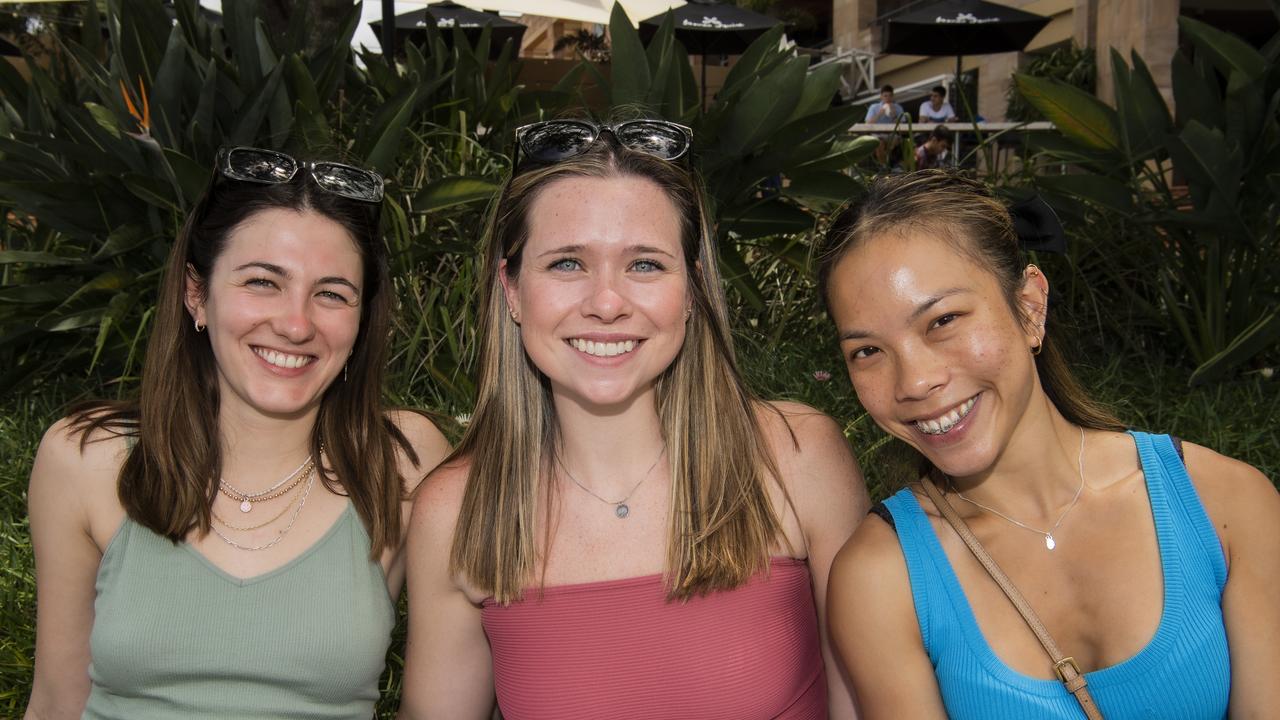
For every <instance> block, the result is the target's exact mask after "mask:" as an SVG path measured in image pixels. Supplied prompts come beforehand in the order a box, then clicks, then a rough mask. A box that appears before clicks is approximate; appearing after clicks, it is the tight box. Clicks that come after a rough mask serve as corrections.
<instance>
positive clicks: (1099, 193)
mask: <svg viewBox="0 0 1280 720" xmlns="http://www.w3.org/2000/svg"><path fill="white" fill-rule="evenodd" d="M1036 184H1037V185H1038V186H1040V187H1042V188H1045V189H1047V190H1049V191H1050V192H1056V193H1060V194H1063V195H1067V196H1069V197H1073V198H1078V199H1080V200H1084V201H1087V202H1090V203H1093V204H1094V205H1097V206H1099V207H1102V208H1106V209H1108V210H1113V211H1115V212H1118V213H1124V214H1126V215H1130V214H1132V213H1134V212H1135V210H1136V208H1135V207H1134V204H1133V191H1132V190H1130V189H1129V186H1128V185H1126V184H1124V183H1122V182H1120V181H1118V180H1113V179H1111V178H1109V177H1106V176H1103V175H1095V174H1092V173H1091V174H1088V175H1085V174H1075V175H1045V176H1042V177H1038V178H1036Z"/></svg>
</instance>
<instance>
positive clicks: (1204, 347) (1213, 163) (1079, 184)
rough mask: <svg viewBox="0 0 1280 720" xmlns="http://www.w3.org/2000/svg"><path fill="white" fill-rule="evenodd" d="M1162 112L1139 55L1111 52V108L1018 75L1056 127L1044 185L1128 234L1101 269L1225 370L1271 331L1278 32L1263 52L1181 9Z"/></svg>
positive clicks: (1279, 281)
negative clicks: (1179, 41)
mask: <svg viewBox="0 0 1280 720" xmlns="http://www.w3.org/2000/svg"><path fill="white" fill-rule="evenodd" d="M1179 24H1180V27H1181V29H1182V32H1183V34H1184V36H1185V37H1186V38H1187V39H1188V40H1189V41H1190V45H1191V48H1192V49H1191V52H1190V54H1184V53H1183V52H1179V53H1177V54H1176V55H1175V56H1174V59H1173V68H1172V74H1173V94H1174V98H1175V100H1176V104H1177V112H1176V113H1174V112H1171V111H1170V109H1169V107H1168V105H1167V104H1166V102H1165V100H1164V98H1163V97H1162V96H1161V94H1160V91H1159V90H1158V88H1157V86H1156V83H1155V81H1154V80H1153V79H1152V76H1151V73H1150V71H1149V70H1148V69H1147V66H1146V64H1145V63H1144V62H1143V60H1142V58H1141V57H1139V56H1138V55H1137V54H1136V53H1135V54H1134V55H1133V56H1132V58H1131V64H1130V63H1126V62H1125V61H1124V59H1123V58H1122V57H1121V56H1120V55H1119V54H1118V53H1115V52H1113V53H1112V67H1113V71H1114V77H1115V84H1116V98H1117V99H1116V107H1115V108H1112V107H1110V106H1108V105H1106V104H1104V103H1103V102H1102V101H1100V100H1098V99H1097V98H1095V97H1093V96H1092V95H1089V94H1087V93H1085V92H1083V91H1081V90H1079V89H1077V88H1074V87H1072V86H1070V85H1067V84H1066V83H1063V82H1061V81H1055V80H1049V79H1043V78H1036V77H1032V76H1029V75H1025V74H1022V75H1016V76H1015V80H1016V83H1017V86H1018V90H1019V92H1020V93H1021V94H1022V95H1023V97H1024V98H1025V99H1026V100H1027V102H1029V103H1030V104H1031V105H1033V106H1034V107H1035V108H1036V109H1037V110H1039V111H1040V112H1041V113H1043V114H1044V115H1045V117H1047V118H1048V119H1050V120H1052V121H1053V122H1054V123H1055V124H1056V126H1057V127H1058V129H1059V130H1060V131H1061V132H1062V136H1063V137H1062V138H1061V139H1060V140H1058V141H1055V142H1046V143H1044V144H1043V145H1042V147H1041V152H1042V154H1043V156H1044V158H1046V159H1048V160H1050V161H1052V162H1055V163H1068V164H1069V165H1070V166H1071V167H1072V168H1073V169H1074V171H1073V172H1071V173H1069V174H1061V175H1048V176H1044V177H1041V178H1039V179H1038V184H1039V185H1040V187H1041V188H1042V189H1044V190H1045V191H1046V192H1049V193H1053V194H1056V195H1057V196H1058V197H1060V198H1065V199H1069V200H1070V201H1072V202H1075V203H1078V204H1079V205H1081V206H1082V207H1085V208H1088V209H1091V210H1092V211H1094V212H1100V213H1108V214H1118V215H1119V216H1120V217H1121V219H1122V226H1123V227H1122V231H1123V232H1124V233H1125V234H1128V235H1131V236H1133V237H1134V238H1136V242H1126V243H1125V244H1124V248H1125V252H1123V253H1121V252H1116V253H1113V254H1112V255H1111V256H1110V257H1109V260H1110V262H1108V263H1106V264H1105V266H1104V267H1106V268H1107V269H1108V271H1109V272H1111V273H1113V274H1114V275H1115V277H1116V280H1117V282H1115V287H1117V288H1119V289H1121V290H1122V291H1123V292H1126V293H1128V296H1129V299H1130V301H1131V302H1132V304H1133V306H1134V307H1136V308H1138V309H1139V310H1141V311H1142V312H1144V313H1146V314H1147V315H1149V316H1153V317H1159V318H1160V319H1161V320H1162V323H1161V324H1164V325H1166V326H1171V327H1172V328H1173V329H1174V330H1175V332H1176V334H1177V336H1178V338H1179V339H1180V341H1181V344H1182V345H1183V346H1184V347H1185V349H1186V352H1187V354H1188V355H1189V356H1190V358H1191V359H1192V361H1193V362H1194V364H1195V366H1196V370H1195V372H1194V373H1193V374H1192V375H1191V381H1192V382H1193V383H1198V382H1205V381H1209V380H1214V379H1218V378H1221V377H1223V376H1224V375H1226V374H1227V373H1228V372H1230V371H1231V370H1232V369H1234V368H1237V367H1239V366H1240V365H1242V364H1243V363H1246V362H1248V361H1249V360H1251V359H1252V358H1254V357H1256V356H1257V355H1259V354H1260V353H1262V352H1264V351H1265V350H1267V349H1268V348H1274V347H1275V344H1276V342H1277V340H1280V171H1278V170H1277V168H1280V65H1278V64H1277V58H1278V57H1280V38H1277V39H1273V40H1272V41H1271V42H1270V43H1269V44H1268V45H1267V46H1266V47H1265V48H1263V50H1262V51H1258V50H1255V49H1254V48H1252V47H1250V46H1249V45H1247V44H1246V43H1244V42H1243V41H1242V40H1240V39H1239V38H1237V37H1235V36H1233V35H1230V34H1229V33H1226V32H1223V31H1220V30H1216V29H1214V28H1212V27H1210V26H1208V25H1205V24H1203V23H1201V22H1198V21H1196V20H1194V19H1191V18H1188V17H1182V18H1179Z"/></svg>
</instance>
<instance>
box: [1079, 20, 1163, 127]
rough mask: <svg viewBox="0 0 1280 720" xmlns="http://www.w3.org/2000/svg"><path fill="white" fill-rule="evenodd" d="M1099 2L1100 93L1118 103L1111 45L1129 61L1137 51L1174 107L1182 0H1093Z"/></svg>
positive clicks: (1111, 102) (1158, 86)
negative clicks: (1173, 70) (1174, 77)
mask: <svg viewBox="0 0 1280 720" xmlns="http://www.w3.org/2000/svg"><path fill="white" fill-rule="evenodd" d="M1094 1H1095V2H1096V3H1097V22H1096V32H1097V44H1096V46H1095V47H1096V48H1097V55H1096V57H1097V60H1098V97H1099V98H1101V99H1102V100H1103V101H1104V102H1107V103H1110V104H1112V105H1114V104H1115V99H1116V98H1115V78H1114V76H1113V74H1112V72H1111V49H1112V48H1115V49H1116V50H1117V51H1118V52H1119V53H1120V55H1122V56H1123V57H1124V59H1125V62H1128V61H1129V59H1130V53H1131V52H1137V53H1138V55H1140V56H1142V60H1143V61H1144V62H1145V63H1146V64H1147V67H1148V68H1149V69H1150V70H1151V76H1152V78H1153V79H1154V80H1155V82H1156V87H1157V88H1159V89H1160V94H1161V95H1163V96H1164V98H1165V101H1166V102H1168V103H1169V107H1170V108H1172V107H1173V78H1172V70H1171V68H1172V63H1173V54H1174V52H1176V51H1177V49H1178V4H1179V0H1094Z"/></svg>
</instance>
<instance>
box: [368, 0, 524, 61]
mask: <svg viewBox="0 0 1280 720" xmlns="http://www.w3.org/2000/svg"><path fill="white" fill-rule="evenodd" d="M429 18H435V21H436V27H438V28H440V32H441V34H442V35H444V40H445V42H447V43H451V42H453V32H452V29H453V28H455V27H456V28H458V29H460V30H462V32H463V34H464V35H466V36H467V39H468V40H470V41H471V42H473V43H474V42H476V40H477V39H478V38H479V37H480V33H481V31H483V30H484V27H485V26H486V25H488V26H490V27H491V28H492V30H490V31H489V32H490V33H491V35H490V42H491V45H490V54H491V55H493V56H495V57H496V56H497V55H498V54H499V53H501V52H502V46H503V45H505V44H506V42H507V40H511V41H512V42H513V43H515V46H516V49H517V50H518V49H519V48H520V41H521V40H523V39H524V31H525V29H526V28H525V26H524V25H521V24H520V23H518V22H512V21H511V20H508V19H506V18H504V17H500V16H498V15H494V14H492V13H486V12H480V11H478V10H472V9H471V8H468V7H463V6H461V5H459V4H458V3H455V2H452V1H451V0H444V1H443V2H438V3H432V4H430V5H428V6H426V7H424V8H422V9H421V10H414V11H413V12H409V13H405V14H403V15H397V16H396V35H397V38H398V40H399V42H400V43H403V41H404V40H409V41H414V42H422V41H423V40H425V39H426V35H427V23H428V22H429V21H430V20H429ZM369 27H372V28H373V31H374V32H375V33H378V36H379V37H381V36H382V21H381V20H375V21H374V22H371V23H369Z"/></svg>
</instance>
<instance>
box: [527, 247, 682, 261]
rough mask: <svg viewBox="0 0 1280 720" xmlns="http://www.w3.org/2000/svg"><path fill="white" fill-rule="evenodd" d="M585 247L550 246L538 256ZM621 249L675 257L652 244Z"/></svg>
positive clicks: (574, 250) (558, 253)
mask: <svg viewBox="0 0 1280 720" xmlns="http://www.w3.org/2000/svg"><path fill="white" fill-rule="evenodd" d="M586 249H587V246H586V245H561V246H560V247H558V248H552V249H550V250H547V251H545V252H541V253H538V257H545V256H547V255H567V254H570V253H580V252H582V251H583V250H586ZM623 250H625V251H626V252H628V253H632V254H636V255H641V254H648V255H666V256H667V257H671V258H673V257H675V255H672V254H671V253H670V252H669V251H667V250H663V249H662V248H660V247H655V246H653V245H628V246H626V247H625V248H623Z"/></svg>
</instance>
